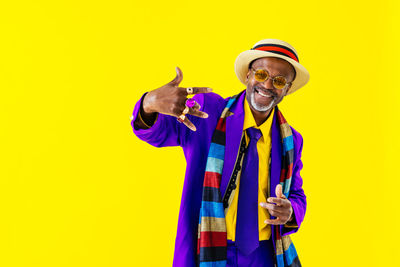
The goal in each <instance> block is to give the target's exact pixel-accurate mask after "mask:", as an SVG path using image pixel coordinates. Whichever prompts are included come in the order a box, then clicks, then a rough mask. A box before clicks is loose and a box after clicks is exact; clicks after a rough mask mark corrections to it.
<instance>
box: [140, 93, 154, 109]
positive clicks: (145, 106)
mask: <svg viewBox="0 0 400 267" xmlns="http://www.w3.org/2000/svg"><path fill="white" fill-rule="evenodd" d="M151 93H152V92H148V93H146V95H145V96H144V98H143V102H142V108H143V112H144V113H145V114H147V115H150V114H152V113H155V112H156V111H155V110H154V109H153V108H152V106H151V102H152V100H153V95H152V94H151Z"/></svg>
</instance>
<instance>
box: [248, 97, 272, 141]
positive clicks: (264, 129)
mask: <svg viewBox="0 0 400 267" xmlns="http://www.w3.org/2000/svg"><path fill="white" fill-rule="evenodd" d="M243 102H244V122H243V130H246V129H247V128H250V127H254V128H256V129H260V130H261V133H262V135H263V136H269V134H270V132H271V125H272V118H273V117H274V112H275V108H273V109H272V110H271V114H270V115H269V117H268V119H267V120H266V121H264V122H263V123H262V124H261V125H260V126H257V123H256V121H255V119H254V116H253V113H252V112H251V109H250V106H249V103H248V102H247V98H246V97H245V98H244V101H243Z"/></svg>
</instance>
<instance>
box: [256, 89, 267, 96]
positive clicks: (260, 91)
mask: <svg viewBox="0 0 400 267" xmlns="http://www.w3.org/2000/svg"><path fill="white" fill-rule="evenodd" d="M257 93H259V94H260V95H262V96H264V97H270V96H268V95H265V94H263V93H261V91H259V90H257Z"/></svg>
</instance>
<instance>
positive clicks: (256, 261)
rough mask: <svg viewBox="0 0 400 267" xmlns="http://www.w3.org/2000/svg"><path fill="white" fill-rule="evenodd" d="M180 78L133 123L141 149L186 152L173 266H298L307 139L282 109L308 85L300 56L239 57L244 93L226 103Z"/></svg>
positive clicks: (284, 47) (150, 99) (282, 45)
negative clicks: (295, 240)
mask: <svg viewBox="0 0 400 267" xmlns="http://www.w3.org/2000/svg"><path fill="white" fill-rule="evenodd" d="M176 71H177V76H176V77H175V79H173V80H172V81H171V82H169V83H168V84H166V85H164V86H162V87H160V88H158V89H155V90H153V91H150V92H146V93H145V94H143V96H142V97H141V99H140V100H139V101H138V102H137V103H136V105H135V108H134V111H133V116H132V121H131V125H132V128H133V132H134V133H135V134H136V135H137V136H138V137H139V138H140V139H141V140H143V141H145V142H147V143H149V144H151V145H153V146H156V147H163V146H181V147H182V148H183V151H184V155H185V158H186V161H187V168H186V174H185V181H184V188H183V192H182V199H181V207H180V213H179V220H178V231H177V236H176V242H175V255H174V262H173V266H179V267H180V266H182V267H188V266H229V267H230V266H255V267H258V266H278V267H281V266H301V264H300V261H299V257H298V256H297V252H296V250H295V248H294V244H293V243H292V242H291V239H290V236H289V235H290V234H293V233H295V232H297V231H298V229H299V227H300V225H301V223H302V221H303V219H304V215H305V211H306V196H305V195H304V191H303V189H302V178H301V177H300V170H301V169H302V167H303V164H302V161H301V151H302V147H303V139H302V137H301V135H300V134H299V133H298V132H297V131H296V130H294V129H293V128H292V127H291V126H289V124H288V123H287V122H286V120H285V118H284V117H283V115H282V113H281V112H280V110H279V109H278V107H277V104H278V103H280V102H281V101H282V99H283V98H284V97H285V96H286V95H288V94H291V93H293V92H294V91H296V90H298V89H299V88H301V87H302V86H304V85H305V84H306V83H307V82H308V80H309V73H308V71H307V70H306V69H305V68H304V67H303V66H302V65H300V64H299V62H298V56H297V52H296V51H295V50H294V48H293V47H292V46H290V45H289V44H288V43H286V42H283V41H281V40H277V39H265V40H262V41H260V42H258V43H256V44H255V45H254V46H253V48H252V49H250V50H247V51H244V52H242V53H241V54H240V55H239V56H238V57H237V59H236V62H235V71H236V75H237V76H238V78H239V80H240V81H241V82H242V83H243V84H245V85H246V90H243V91H242V92H240V93H239V94H237V95H235V96H233V97H229V98H226V99H223V98H222V97H221V96H219V95H217V94H215V93H213V92H211V89H210V88H205V87H189V88H182V87H179V83H180V82H181V81H182V72H181V70H180V69H179V68H177V69H176ZM191 94H194V96H193V97H192V98H190V99H188V98H187V96H188V95H191Z"/></svg>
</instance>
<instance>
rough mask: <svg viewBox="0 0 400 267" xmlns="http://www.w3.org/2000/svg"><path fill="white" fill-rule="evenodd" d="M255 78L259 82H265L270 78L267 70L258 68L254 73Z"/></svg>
mask: <svg viewBox="0 0 400 267" xmlns="http://www.w3.org/2000/svg"><path fill="white" fill-rule="evenodd" d="M254 78H255V79H256V80H257V81H259V82H263V81H265V80H266V79H268V72H266V71H265V70H257V71H256V73H255V74H254Z"/></svg>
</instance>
